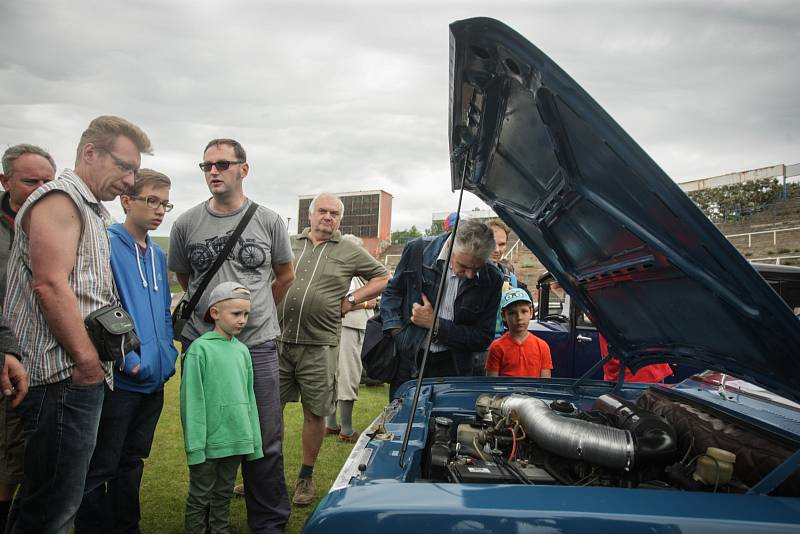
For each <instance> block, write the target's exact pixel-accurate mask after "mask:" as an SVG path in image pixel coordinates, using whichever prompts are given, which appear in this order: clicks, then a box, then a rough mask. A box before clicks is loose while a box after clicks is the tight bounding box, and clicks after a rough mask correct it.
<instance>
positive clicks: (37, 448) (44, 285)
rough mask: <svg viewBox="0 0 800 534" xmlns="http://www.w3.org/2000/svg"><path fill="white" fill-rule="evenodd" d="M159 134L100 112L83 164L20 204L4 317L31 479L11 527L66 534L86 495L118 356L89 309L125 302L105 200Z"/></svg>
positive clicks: (85, 140)
mask: <svg viewBox="0 0 800 534" xmlns="http://www.w3.org/2000/svg"><path fill="white" fill-rule="evenodd" d="M150 150H151V149H150V140H149V139H148V137H147V135H146V134H145V133H144V132H143V131H142V130H141V129H139V128H138V127H137V126H135V125H134V124H132V123H130V122H128V121H127V120H125V119H122V118H119V117H112V116H101V117H97V118H96V119H94V120H93V121H92V122H91V123H90V124H89V127H88V128H87V129H86V131H84V132H83V135H82V136H81V140H80V142H79V144H78V150H77V156H76V160H75V170H74V171H73V170H70V169H65V170H64V171H63V172H62V173H61V175H60V176H59V177H58V179H57V180H53V181H52V182H50V183H48V184H45V185H43V186H42V187H40V188H39V189H37V190H36V191H35V192H33V193H32V194H31V195H30V196H29V197H28V199H27V201H26V202H25V204H23V205H22V207H21V208H20V210H19V212H18V213H17V218H16V224H17V232H16V235H15V238H14V244H13V248H12V251H11V257H10V259H9V263H8V282H7V289H6V300H5V305H4V309H3V316H4V318H5V319H6V321H7V322H8V324H9V326H10V327H11V328H12V329H13V330H14V333H15V334H16V336H17V339H18V340H19V344H20V352H21V353H22V362H23V363H24V364H25V367H26V368H27V369H28V372H29V374H30V386H31V387H30V390H29V393H28V396H27V397H26V398H25V400H24V401H23V404H22V419H23V423H24V435H25V462H24V471H25V473H24V478H23V481H22V486H21V487H20V490H19V492H18V493H17V496H16V498H15V499H14V503H13V505H12V508H11V514H10V516H9V521H8V527H7V530H6V532H10V533H23V532H24V533H28V532H30V533H33V532H48V533H62V532H63V533H66V532H68V531H69V529H70V528H71V526H72V522H73V520H74V518H75V513H76V512H77V510H78V506H79V505H80V502H81V498H82V496H83V488H84V481H85V479H86V472H87V470H88V467H89V460H90V459H91V457H92V452H93V451H94V446H95V441H96V438H97V428H98V424H99V421H100V412H101V408H102V406H103V396H104V390H105V387H106V385H108V386H109V387H110V386H112V374H111V365H110V363H108V362H101V361H100V359H99V357H98V354H97V349H96V348H95V347H94V345H93V344H92V342H91V340H90V339H89V336H88V335H87V333H86V328H85V327H84V318H85V317H86V316H87V315H89V314H90V313H91V312H93V311H95V310H97V309H99V308H102V307H103V306H106V305H109V304H112V303H116V301H117V299H116V296H115V292H114V278H113V275H112V273H111V263H110V258H111V254H110V246H109V241H108V236H107V234H106V223H107V222H108V221H110V216H109V213H108V211H106V209H105V207H104V206H103V205H102V204H101V201H104V200H105V201H109V200H113V199H115V198H116V197H117V196H118V195H120V194H121V193H123V192H125V191H126V190H127V189H128V188H130V187H131V186H132V185H133V181H134V176H135V175H136V172H137V171H138V170H139V165H140V163H141V154H142V153H150Z"/></svg>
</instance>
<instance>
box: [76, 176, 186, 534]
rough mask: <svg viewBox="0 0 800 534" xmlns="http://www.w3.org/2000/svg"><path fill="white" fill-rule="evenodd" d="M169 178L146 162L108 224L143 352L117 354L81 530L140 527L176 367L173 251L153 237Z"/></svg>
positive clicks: (125, 302)
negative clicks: (149, 461)
mask: <svg viewBox="0 0 800 534" xmlns="http://www.w3.org/2000/svg"><path fill="white" fill-rule="evenodd" d="M170 186H171V183H170V179H169V178H168V177H167V176H165V175H164V174H162V173H160V172H157V171H153V170H150V169H141V170H140V171H139V172H138V173H137V175H136V181H135V182H134V185H133V188H132V189H131V190H130V191H128V193H127V194H123V195H121V196H120V202H121V204H122V209H123V211H124V212H125V222H124V223H122V224H114V225H112V226H111V227H110V228H109V229H108V235H109V239H110V241H111V269H112V271H113V272H114V281H115V282H116V286H117V291H118V293H119V297H120V300H121V302H122V306H123V307H124V308H125V310H126V311H127V312H128V313H129V314H130V315H131V317H132V318H133V320H134V323H135V324H136V333H137V335H138V336H139V338H140V340H141V347H140V349H139V351H138V352H139V353H138V354H137V353H136V352H131V353H129V354H126V355H125V356H124V357H123V358H121V359H119V360H117V361H116V362H114V390H113V391H111V390H106V393H105V399H104V400H103V412H102V414H101V416H100V429H99V430H98V431H97V446H96V447H95V450H94V455H93V456H92V461H91V464H90V465H89V473H88V474H87V475H86V487H85V489H84V492H85V495H84V498H83V503H82V504H81V508H80V510H79V511H78V516H77V518H76V521H75V532H76V533H78V534H85V533H92V532H96V533H98V534H99V533H106V532H108V533H116V532H118V533H122V532H139V518H140V508H139V486H140V484H141V480H142V473H143V471H144V462H143V460H144V458H147V457H148V455H149V454H150V447H151V446H152V444H153V435H154V434H155V431H156V424H157V423H158V419H159V417H160V416H161V409H162V407H163V406H164V384H165V383H166V382H167V380H169V378H170V377H171V376H172V375H173V374H174V373H175V360H176V359H177V357H178V352H177V351H176V350H175V345H174V344H173V342H172V321H171V319H170V304H171V301H172V299H171V296H170V291H169V280H168V275H167V258H166V255H165V254H164V252H163V251H162V250H161V249H160V248H159V246H158V245H157V244H156V243H155V242H154V241H153V240H151V239H150V236H149V235H148V234H149V232H151V231H153V230H156V229H157V228H158V227H159V226H161V223H162V222H163V221H164V216H165V215H166V213H167V212H168V211H170V210H172V204H171V203H170V201H169V190H170Z"/></svg>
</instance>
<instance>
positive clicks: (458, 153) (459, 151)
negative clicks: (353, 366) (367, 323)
mask: <svg viewBox="0 0 800 534" xmlns="http://www.w3.org/2000/svg"><path fill="white" fill-rule="evenodd" d="M474 143H475V139H474V138H472V139H470V140H469V141H467V142H465V143H462V144H460V145H459V146H458V147H456V148H455V149H454V150H453V153H452V154H451V157H452V158H453V159H454V160H457V159H458V158H460V157H462V156H464V155H465V154H466V153H467V151H468V150H469V148H470V147H471V146H472V145H473V144H474ZM466 178H467V160H466V158H465V159H464V169H463V171H462V172H461V187H460V189H461V192H460V193H459V194H458V209H457V210H456V213H457V214H458V215H457V216H456V223H455V224H454V225H453V232H452V233H451V234H450V236H451V238H450V247H449V248H448V250H447V260H445V264H444V269H442V274H441V279H440V281H439V290H438V291H437V292H436V300H435V301H434V304H433V325H431V328H429V329H428V333H427V334H426V335H425V352H423V353H422V362H421V363H420V366H419V374H418V375H417V386H416V388H415V389H414V400H413V402H412V403H411V410H410V411H409V414H408V423H407V424H406V431H405V432H404V433H403V445H402V446H401V447H400V457H399V462H400V467H401V468H403V469H405V467H406V466H405V457H406V450H407V449H408V440H409V437H410V436H411V429H412V428H413V427H414V414H415V413H416V411H417V404H419V394H420V391H421V389H422V379H423V378H425V364H426V363H427V362H428V353H429V352H430V350H431V343H432V342H433V326H434V325H435V324H436V320H437V319H438V318H439V307H440V306H441V303H442V293H443V290H444V286H445V284H446V283H447V271H448V269H449V265H450V256H452V254H453V245H455V241H456V232H457V231H458V223H459V222H461V201H462V200H463V198H464V182H465V181H466ZM445 243H446V242H445Z"/></svg>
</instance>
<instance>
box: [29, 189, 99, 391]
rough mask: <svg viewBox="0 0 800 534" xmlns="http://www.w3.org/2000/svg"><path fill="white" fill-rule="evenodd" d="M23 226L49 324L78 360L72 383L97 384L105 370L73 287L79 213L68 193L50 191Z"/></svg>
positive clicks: (36, 289)
mask: <svg viewBox="0 0 800 534" xmlns="http://www.w3.org/2000/svg"><path fill="white" fill-rule="evenodd" d="M22 224H23V230H24V231H25V233H27V234H28V238H29V240H30V256H31V273H32V284H31V286H32V289H33V292H34V294H35V295H36V298H37V300H38V301H39V306H40V307H41V308H42V313H43V315H44V318H45V320H46V321H47V326H48V327H49V328H50V331H51V332H52V333H53V336H55V338H56V340H57V341H58V343H59V344H60V345H61V346H62V347H64V350H66V351H67V354H69V356H70V358H72V360H73V361H74V362H75V367H74V369H73V370H72V381H73V383H75V384H96V383H97V382H100V381H101V380H103V377H104V372H103V368H102V367H101V366H100V360H99V358H98V356H97V349H95V347H94V345H93V344H92V342H91V340H90V339H89V335H88V334H87V333H86V327H85V326H84V323H83V317H82V316H81V312H80V308H79V307H78V298H77V296H76V295H75V293H74V292H73V291H72V288H71V287H70V285H69V276H70V274H71V273H72V270H73V269H74V267H75V261H76V259H77V253H78V243H79V241H80V236H81V227H82V221H81V216H80V212H78V208H77V206H75V204H74V203H73V201H72V199H70V198H69V196H67V195H66V194H64V193H60V192H52V193H49V194H48V195H46V196H45V197H44V198H42V199H41V200H39V201H38V202H37V203H36V204H34V205H33V206H32V207H31V209H30V211H29V213H28V214H27V216H26V217H25V219H24V220H23V221H22Z"/></svg>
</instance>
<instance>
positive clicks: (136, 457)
mask: <svg viewBox="0 0 800 534" xmlns="http://www.w3.org/2000/svg"><path fill="white" fill-rule="evenodd" d="M163 406H164V390H159V391H155V392H153V393H137V392H133V391H125V390H122V389H116V390H114V391H111V390H110V389H108V388H106V390H105V399H104V400H103V412H102V414H101V415H100V428H99V430H98V431H97V446H96V447H95V450H94V455H92V461H91V463H90V465H89V473H88V474H87V475H86V487H85V489H84V493H85V495H84V497H83V503H81V507H80V509H79V510H78V516H77V517H76V518H75V532H76V534H85V533H98V534H100V533H112V532H113V533H120V534H121V533H125V534H128V533H132V534H138V533H139V532H140V531H139V519H140V518H141V513H140V509H139V487H140V486H141V483H142V473H143V472H144V461H143V460H144V459H145V458H147V457H148V456H149V455H150V447H151V446H152V444H153V435H154V434H155V431H156V425H157V424H158V418H159V417H160V416H161V409H162V408H163Z"/></svg>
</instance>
